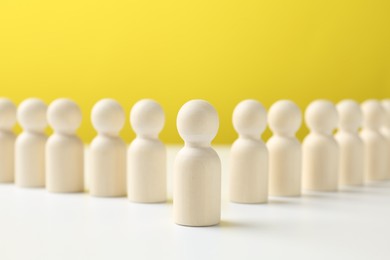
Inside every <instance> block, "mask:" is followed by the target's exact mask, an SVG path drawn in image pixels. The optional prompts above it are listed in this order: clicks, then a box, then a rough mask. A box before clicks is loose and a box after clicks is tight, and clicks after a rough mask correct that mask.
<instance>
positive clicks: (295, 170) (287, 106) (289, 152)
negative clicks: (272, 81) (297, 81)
mask: <svg viewBox="0 0 390 260" xmlns="http://www.w3.org/2000/svg"><path fill="white" fill-rule="evenodd" d="M268 122H269V126H270V128H271V130H272V131H273V134H274V135H273V136H272V137H271V138H270V139H269V140H268V142H267V147H268V151H269V156H270V159H269V162H270V163H269V180H270V181H269V193H270V195H272V196H299V195H300V194H301V180H302V178H301V175H302V151H301V144H300V142H299V141H298V139H297V138H296V137H295V133H296V132H297V131H298V129H299V127H300V126H301V123H302V115H301V111H300V109H299V107H298V106H297V105H295V104H294V103H293V102H292V101H289V100H281V101H278V102H276V103H275V104H274V105H272V107H271V108H270V110H269V114H268Z"/></svg>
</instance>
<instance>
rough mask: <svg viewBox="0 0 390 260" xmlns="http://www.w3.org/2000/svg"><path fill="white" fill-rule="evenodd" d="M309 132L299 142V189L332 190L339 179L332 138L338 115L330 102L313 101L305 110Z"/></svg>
mask: <svg viewBox="0 0 390 260" xmlns="http://www.w3.org/2000/svg"><path fill="white" fill-rule="evenodd" d="M305 121H306V124H307V126H308V127H309V129H310V133H309V135H307V136H306V138H305V139H304V141H303V144H302V148H303V150H302V155H303V165H302V167H303V171H302V173H303V176H302V177H303V188H304V189H306V190H315V191H336V190H337V188H338V177H339V174H338V172H339V161H340V158H339V146H338V144H337V142H336V140H335V139H334V137H333V131H334V130H335V128H336V127H337V124H338V114H337V110H336V108H335V106H334V105H333V103H331V102H330V101H327V100H315V101H313V102H312V103H310V104H309V106H308V107H307V109H306V111H305Z"/></svg>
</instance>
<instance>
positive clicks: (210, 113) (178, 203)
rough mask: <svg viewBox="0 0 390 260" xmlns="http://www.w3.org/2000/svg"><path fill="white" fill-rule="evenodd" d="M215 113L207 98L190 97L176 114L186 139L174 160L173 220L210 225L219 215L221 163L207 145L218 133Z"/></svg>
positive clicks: (216, 221) (183, 223) (179, 222)
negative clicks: (204, 99) (195, 98)
mask: <svg viewBox="0 0 390 260" xmlns="http://www.w3.org/2000/svg"><path fill="white" fill-rule="evenodd" d="M218 127H219V122H218V114H217V112H216V111H215V109H214V108H213V107H212V106H211V105H210V104H209V103H208V102H206V101H203V100H191V101H189V102H187V103H186V104H184V105H183V107H182V108H181V109H180V111H179V114H178V116H177V128H178V131H179V134H180V136H181V137H182V138H183V140H184V141H185V145H184V147H183V148H182V149H181V150H180V152H179V153H178V154H177V156H176V159H175V163H174V189H173V210H174V220H175V223H177V224H179V225H185V226H211V225H216V224H218V223H219V221H220V218H221V162H220V159H219V156H218V155H217V153H216V152H215V151H214V150H213V149H212V147H211V146H210V143H211V141H212V140H213V139H214V137H215V135H216V134H217V132H218Z"/></svg>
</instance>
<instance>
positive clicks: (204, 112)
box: [177, 99, 219, 143]
mask: <svg viewBox="0 0 390 260" xmlns="http://www.w3.org/2000/svg"><path fill="white" fill-rule="evenodd" d="M218 128H219V119H218V113H217V111H216V110H215V108H214V107H213V106H212V105H211V104H210V103H209V102H207V101H205V100H199V99H195V100H191V101H188V102H187V103H185V104H184V105H183V106H182V107H181V108H180V111H179V113H178V115H177V130H178V131H179V134H180V136H181V138H182V139H183V140H184V141H185V142H189V143H210V142H211V141H212V140H213V139H214V137H215V136H216V135H217V132H218Z"/></svg>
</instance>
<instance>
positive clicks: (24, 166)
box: [15, 98, 47, 187]
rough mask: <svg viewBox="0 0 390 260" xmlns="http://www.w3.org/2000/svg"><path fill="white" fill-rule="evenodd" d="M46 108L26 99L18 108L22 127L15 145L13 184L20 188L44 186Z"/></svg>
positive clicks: (41, 103) (35, 100)
mask: <svg viewBox="0 0 390 260" xmlns="http://www.w3.org/2000/svg"><path fill="white" fill-rule="evenodd" d="M46 110H47V106H46V104H45V103H43V102H42V101H41V100H39V99H35V98H32V99H27V100H25V101H24V102H22V104H20V105H19V108H18V121H19V123H20V124H21V125H22V127H23V130H24V131H23V133H21V134H20V135H19V136H18V138H17V140H16V143H15V183H16V185H18V186H20V187H44V186H45V145H46V141H47V136H46V134H45V128H46V126H47V120H46Z"/></svg>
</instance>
